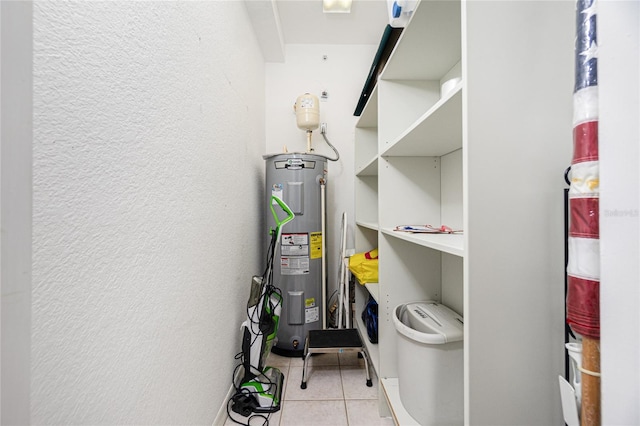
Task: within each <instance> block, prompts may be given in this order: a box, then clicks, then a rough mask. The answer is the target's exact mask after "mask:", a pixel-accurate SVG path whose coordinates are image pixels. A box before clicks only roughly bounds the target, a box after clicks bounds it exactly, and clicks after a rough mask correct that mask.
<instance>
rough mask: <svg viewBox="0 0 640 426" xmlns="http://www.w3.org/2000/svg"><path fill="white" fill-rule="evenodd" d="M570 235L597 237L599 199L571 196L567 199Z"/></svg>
mask: <svg viewBox="0 0 640 426" xmlns="http://www.w3.org/2000/svg"><path fill="white" fill-rule="evenodd" d="M569 206H570V213H571V225H570V227H569V235H571V236H572V237H582V238H598V237H599V235H600V213H599V206H600V199H599V198H572V199H570V200H569Z"/></svg>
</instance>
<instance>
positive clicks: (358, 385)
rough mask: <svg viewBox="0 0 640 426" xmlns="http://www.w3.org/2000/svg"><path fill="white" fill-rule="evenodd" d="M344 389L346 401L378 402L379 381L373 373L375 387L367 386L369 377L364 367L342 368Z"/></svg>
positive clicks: (372, 379)
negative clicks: (370, 400) (365, 400)
mask: <svg viewBox="0 0 640 426" xmlns="http://www.w3.org/2000/svg"><path fill="white" fill-rule="evenodd" d="M340 374H341V376H342V389H343V391H344V397H345V399H375V400H378V379H377V377H376V376H375V374H374V373H373V371H372V372H371V381H372V384H373V386H372V387H369V386H367V375H366V373H365V369H364V365H363V366H362V367H358V366H350V367H341V369H340Z"/></svg>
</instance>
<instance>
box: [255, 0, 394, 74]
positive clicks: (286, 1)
mask: <svg viewBox="0 0 640 426" xmlns="http://www.w3.org/2000/svg"><path fill="white" fill-rule="evenodd" d="M245 4H246V6H247V10H248V12H249V16H250V17H251V21H252V24H253V27H254V30H255V32H256V35H257V37H258V42H259V43H260V47H261V49H262V53H263V55H264V58H265V60H266V61H267V62H282V61H284V45H285V44H373V45H377V44H379V43H380V39H381V38H382V33H383V32H384V29H385V27H386V25H387V24H388V23H389V18H388V12H387V7H388V6H387V1H386V0H353V4H352V6H351V13H323V11H322V0H245Z"/></svg>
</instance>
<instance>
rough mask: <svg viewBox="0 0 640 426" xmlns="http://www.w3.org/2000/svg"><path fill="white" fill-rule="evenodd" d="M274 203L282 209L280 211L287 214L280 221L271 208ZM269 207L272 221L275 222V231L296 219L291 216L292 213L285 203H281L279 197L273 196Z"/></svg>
mask: <svg viewBox="0 0 640 426" xmlns="http://www.w3.org/2000/svg"><path fill="white" fill-rule="evenodd" d="M274 201H275V202H274ZM276 203H277V204H278V205H279V206H280V208H282V210H284V212H285V213H287V217H285V218H284V219H282V220H280V218H278V215H277V214H276V211H275V210H274V208H273V206H274V204H276ZM270 207H271V213H272V214H273V219H274V220H275V221H276V229H280V228H281V227H282V226H284V225H285V224H287V223H289V222H291V221H292V220H293V218H294V217H296V215H295V214H293V212H292V211H291V209H290V208H289V206H288V205H287V203H285V202H284V201H282V200H281V199H280V198H279V197H276V196H275V195H272V196H271V206H270Z"/></svg>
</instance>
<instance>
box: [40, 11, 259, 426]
mask: <svg viewBox="0 0 640 426" xmlns="http://www.w3.org/2000/svg"><path fill="white" fill-rule="evenodd" d="M33 37H34V49H33V50H34V67H33V72H34V76H33V85H34V86H33V87H34V88H33V96H34V100H33V119H34V142H33V293H32V298H33V304H32V318H31V319H32V336H31V339H32V341H31V344H32V349H31V371H32V378H31V423H33V424H116V423H117V424H132V423H135V424H205V423H208V424H210V423H211V422H212V421H213V419H214V417H215V415H216V412H217V410H218V408H219V407H220V405H221V404H222V402H223V399H224V396H225V394H226V392H227V391H228V389H229V386H230V385H231V376H232V369H233V367H234V366H235V361H234V359H233V356H234V354H235V353H236V352H238V350H239V349H240V346H239V345H240V339H239V331H238V330H239V325H240V322H241V321H242V317H243V312H244V309H243V307H244V306H245V304H246V300H247V297H248V286H249V282H250V277H251V275H252V274H254V273H259V272H262V268H263V259H262V256H261V254H260V253H261V247H260V245H261V244H262V243H263V242H264V241H265V238H264V235H263V234H262V232H263V227H262V226H261V221H262V216H263V214H262V211H261V210H260V208H259V207H258V206H260V204H261V203H262V187H263V185H264V184H263V174H264V172H263V169H264V165H263V160H262V158H261V154H262V153H263V150H264V144H265V142H264V135H263V132H264V119H265V108H264V90H265V85H264V80H265V77H264V71H265V70H264V63H263V60H262V56H261V53H260V51H259V48H258V46H257V42H256V40H255V36H254V35H253V31H252V29H251V27H250V22H249V20H248V17H247V13H246V10H245V6H244V4H243V3H242V2H73V3H67V2H64V3H63V2H37V3H36V4H35V6H34V35H33Z"/></svg>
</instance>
